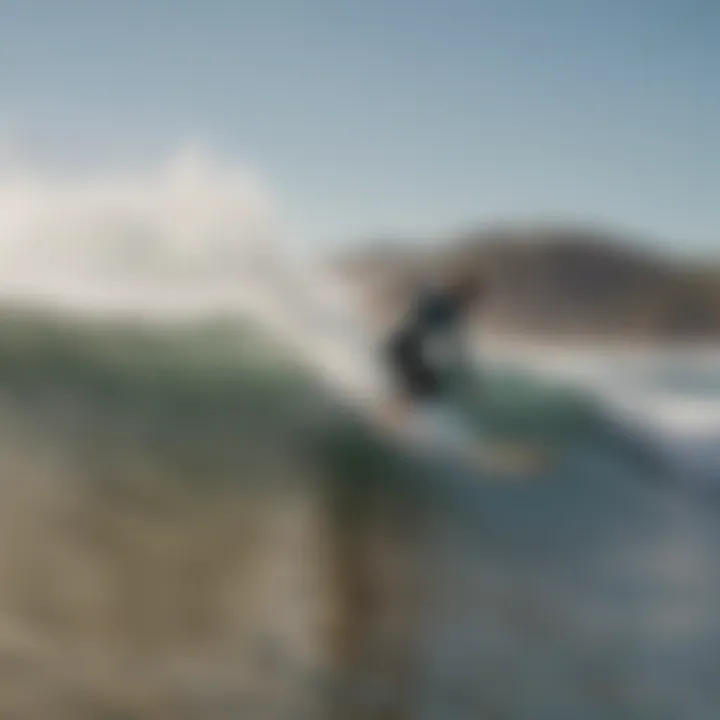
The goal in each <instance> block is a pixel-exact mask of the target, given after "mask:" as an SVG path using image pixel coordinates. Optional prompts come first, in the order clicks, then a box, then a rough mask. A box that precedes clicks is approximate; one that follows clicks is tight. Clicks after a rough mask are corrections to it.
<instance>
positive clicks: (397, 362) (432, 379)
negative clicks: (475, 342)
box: [387, 290, 464, 400]
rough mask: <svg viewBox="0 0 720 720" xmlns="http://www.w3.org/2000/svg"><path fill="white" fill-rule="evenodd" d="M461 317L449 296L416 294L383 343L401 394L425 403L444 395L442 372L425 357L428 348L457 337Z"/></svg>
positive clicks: (455, 301) (459, 304)
mask: <svg viewBox="0 0 720 720" xmlns="http://www.w3.org/2000/svg"><path fill="white" fill-rule="evenodd" d="M463 317H464V312H463V306H462V304H461V303H460V302H459V301H458V300H457V299H456V298H455V297H453V296H452V295H449V294H446V293H442V292H440V291H432V290H428V291H424V292H422V293H420V294H419V296H418V298H417V299H416V301H415V303H414V304H413V307H412V308H411V309H410V312H409V313H408V314H407V315H406V316H405V318H404V319H403V320H402V322H401V323H400V325H399V327H397V328H396V329H395V331H394V332H393V333H392V334H391V336H390V338H389V341H388V343H387V352H388V359H389V362H390V366H391V369H392V371H393V375H394V376H395V380H396V382H397V383H398V384H399V385H400V388H401V390H402V391H403V393H404V394H405V395H407V396H409V397H410V398H412V399H415V400H427V399H433V398H438V397H441V396H442V395H443V394H444V393H445V391H446V388H445V383H444V379H443V373H442V370H441V368H439V367H438V366H437V364H436V363H435V362H433V359H432V358H431V357H429V353H428V350H429V345H430V343H432V342H433V341H435V340H439V341H440V342H447V341H448V337H449V336H452V334H457V332H458V330H459V325H460V323H461V321H462V319H463Z"/></svg>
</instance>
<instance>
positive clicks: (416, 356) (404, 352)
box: [388, 339, 442, 428]
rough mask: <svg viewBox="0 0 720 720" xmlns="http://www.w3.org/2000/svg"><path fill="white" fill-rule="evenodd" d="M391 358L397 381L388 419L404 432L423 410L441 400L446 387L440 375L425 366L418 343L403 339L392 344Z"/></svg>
mask: <svg viewBox="0 0 720 720" xmlns="http://www.w3.org/2000/svg"><path fill="white" fill-rule="evenodd" d="M388 356H389V357H388V362H389V365H390V369H391V374H392V380H393V393H392V395H393V396H392V398H391V400H390V402H389V403H388V416H389V418H390V420H391V422H393V423H395V426H396V427H401V428H402V427H403V426H404V425H406V423H407V422H409V421H410V419H411V415H413V414H414V413H415V412H417V411H418V409H419V408H421V407H422V406H424V405H425V404H426V403H428V402H436V401H439V400H440V399H441V396H442V383H441V379H440V374H439V373H438V372H437V371H436V370H435V369H434V368H432V367H430V366H429V365H428V364H427V363H426V362H425V360H424V358H423V356H422V351H421V348H420V346H419V344H418V343H414V342H410V341H405V340H404V339H400V340H399V341H396V342H394V343H391V345H390V348H389V353H388Z"/></svg>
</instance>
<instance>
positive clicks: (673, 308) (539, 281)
mask: <svg viewBox="0 0 720 720" xmlns="http://www.w3.org/2000/svg"><path fill="white" fill-rule="evenodd" d="M680 258H681V255H680V254H676V255H669V254H667V255H665V254H660V253H659V252H656V251H653V250H652V249H649V248H648V245H647V244H646V243H643V244H640V243H636V242H633V241H632V240H630V239H628V238H626V237H623V236H622V235H620V234H612V233H608V232H599V231H595V230H585V229H579V230H578V229H574V228H558V227H555V228H548V227H545V228H531V229H519V228H507V227H506V228H501V229H491V230H483V231H477V232H473V233H468V234H465V235H464V236H462V237H458V238H453V239H449V240H447V241H444V242H441V243H437V244H434V245H432V246H428V245H421V244H418V243H412V242H391V241H387V240H383V241H378V242H375V243H371V244H367V245H364V246H360V247H359V248H355V249H353V250H352V251H350V252H347V253H345V254H342V255H340V256H337V257H335V258H334V259H333V265H334V268H335V270H336V271H337V272H339V273H340V274H341V276H342V277H343V278H345V279H346V280H348V281H350V282H352V283H354V284H357V285H359V287H360V288H361V291H362V292H363V293H364V294H365V296H366V298H367V300H368V302H369V303H370V306H371V307H372V308H373V310H375V311H377V312H378V313H380V314H382V315H387V313H392V312H394V311H396V310H398V309H399V308H401V307H402V303H403V300H404V298H406V297H407V295H408V293H409V292H410V290H411V288H412V287H413V285H414V284H415V283H417V282H419V281H421V278H422V277H423V276H426V274H427V273H430V274H432V273H433V272H434V271H435V270H437V269H439V268H441V267H443V266H447V265H450V266H458V265H462V266H464V267H477V268H481V269H482V270H483V271H484V272H485V273H486V275H487V277H488V279H489V281H490V284H491V288H492V302H491V303H490V304H489V306H488V307H487V309H486V311H485V312H484V313H483V323H484V326H485V327H487V328H488V329H489V330H491V331H497V332H505V333H510V334H520V335H526V336H542V337H545V338H549V337H558V338H568V337H571V338H587V339H602V338H605V339H629V340H638V341H643V342H644V341H650V342H653V341H662V342H667V341H671V342H672V341H714V340H720V257H718V258H716V259H715V260H714V261H712V260H708V261H707V262H699V261H697V260H689V259H680Z"/></svg>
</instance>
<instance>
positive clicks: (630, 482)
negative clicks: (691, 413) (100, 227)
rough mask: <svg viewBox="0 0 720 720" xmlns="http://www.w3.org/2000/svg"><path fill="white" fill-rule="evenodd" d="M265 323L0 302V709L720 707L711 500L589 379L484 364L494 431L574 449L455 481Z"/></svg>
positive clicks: (260, 714)
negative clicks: (513, 473) (100, 314)
mask: <svg viewBox="0 0 720 720" xmlns="http://www.w3.org/2000/svg"><path fill="white" fill-rule="evenodd" d="M273 338H274V336H273V335H272V334H270V335H269V336H268V334H267V332H266V329H264V328H263V327H258V326H257V325H255V324H253V323H250V324H247V323H240V322H238V321H236V320H227V319H226V320H224V321H222V322H221V321H216V322H209V321H208V322H190V323H186V324H182V323H180V324H178V323H158V322H155V323H151V324H148V323H145V324H140V323H137V322H135V321H130V320H127V319H126V320H122V321H121V320H117V319H115V320H109V319H107V318H104V319H103V318H97V317H96V318H93V319H87V318H85V319H83V320H79V319H74V320H68V319H62V318H60V317H53V316H49V317H48V316H47V315H43V314H42V313H39V314H38V313H22V312H19V311H18V312H16V313H15V314H9V313H8V314H7V315H6V317H5V319H4V321H3V323H2V325H1V326H0V391H1V392H2V396H3V406H2V407H3V409H2V422H3V428H4V433H3V441H2V447H1V450H0V452H1V454H2V460H3V463H2V465H3V468H4V473H3V482H2V485H1V486H0V492H2V494H3V498H2V502H0V507H2V524H1V526H2V532H3V533H4V536H3V543H2V546H3V552H2V553H1V554H0V555H1V557H0V572H2V577H3V582H2V588H3V589H2V591H1V592H0V658H1V659H2V661H3V662H2V665H1V666H0V673H4V674H5V678H4V679H5V680H7V681H8V682H7V684H6V683H5V682H3V683H2V684H1V685H0V688H11V690H10V689H0V710H1V711H2V712H0V715H1V714H2V713H5V715H6V716H8V717H19V718H21V717H28V718H32V717H50V716H53V717H62V716H63V715H62V714H58V713H65V715H64V716H67V717H73V718H84V717H88V718H90V717H98V716H103V713H104V715H105V716H113V715H112V714H113V713H114V715H115V716H122V715H123V713H124V714H125V715H126V716H130V717H143V718H145V717H147V718H155V717H158V718H159V717H165V716H167V715H168V713H170V715H171V716H182V717H198V718H200V717H202V718H210V719H211V720H212V718H221V717H227V716H228V714H229V713H230V714H232V713H234V714H235V715H238V714H239V715H240V716H242V717H249V718H259V719H262V718H265V717H267V718H270V717H273V718H278V717H288V718H297V717H312V718H320V717H328V718H346V717H353V714H354V715H356V716H358V717H368V718H372V717H380V714H379V713H380V711H381V710H382V709H388V708H391V709H392V710H393V711H394V712H396V713H397V714H398V716H399V717H407V718H438V720H440V719H442V720H447V719H448V718H477V717H500V718H518V719H524V718H528V719H532V720H536V719H537V718H545V717H546V718H552V719H553V720H562V719H563V718H569V719H570V718H572V719H573V720H574V719H575V718H578V717H582V718H607V717H612V718H628V719H631V720H643V719H645V718H647V719H648V720H655V719H660V718H663V719H664V718H667V719H668V720H669V719H671V718H672V719H674V718H683V719H684V720H685V719H690V720H696V719H697V720H705V719H706V718H707V719H708V720H710V719H711V718H714V717H715V716H716V709H717V707H718V704H719V703H720V696H719V695H718V692H719V690H718V687H719V686H718V683H717V667H718V666H719V663H720V611H718V607H720V605H719V604H718V601H719V600H720V571H719V570H718V567H719V566H718V564H717V562H716V558H715V552H716V548H717V547H718V541H719V540H720V526H719V525H718V512H720V507H716V506H715V505H713V503H712V502H708V500H707V498H706V496H704V495H703V496H700V495H697V494H695V493H688V492H685V491H684V490H683V489H681V488H678V487H677V486H674V485H673V484H672V483H668V482H667V481H666V480H665V479H664V478H663V482H658V473H660V472H662V470H661V466H658V465H657V464H656V462H655V460H654V457H653V456H652V455H650V456H648V455H647V454H646V453H645V452H637V448H636V438H635V436H634V435H633V434H631V433H627V434H622V433H620V434H618V433H617V432H615V431H614V430H613V431H611V424H610V425H608V423H607V418H606V416H605V413H604V409H603V407H602V404H601V403H599V401H598V396H596V394H595V393H594V392H592V391H591V390H592V389H591V388H590V389H588V388H589V386H585V387H581V386H580V385H579V384H577V383H576V382H570V383H568V375H567V373H562V374H561V377H562V381H559V380H558V379H557V377H555V379H553V380H552V381H550V380H547V379H545V380H543V381H540V380H538V378H537V373H536V374H535V375H533V374H531V373H528V372H527V371H525V370H523V369H522V368H519V367H515V368H513V367H511V366H510V365H509V364H507V365H503V366H502V367H499V368H498V367H495V368H493V369H492V371H491V372H489V374H488V375H487V376H485V377H484V388H485V389H484V392H483V394H482V398H481V399H480V398H479V400H478V402H479V403H480V405H481V406H482V407H479V408H478V412H479V415H480V416H482V419H483V422H484V423H485V424H486V426H487V427H492V428H494V430H495V431H497V432H498V433H501V434H502V433H511V434H514V435H516V436H518V435H519V436H523V437H532V438H536V439H538V438H542V439H543V440H545V441H552V442H553V443H555V444H556V445H557V446H558V447H559V448H561V449H562V452H561V454H560V460H559V462H558V464H557V466H555V467H553V468H551V469H550V470H548V471H547V472H545V473H543V474H542V475H538V476H537V477H535V478H533V479H531V480H529V481H526V482H502V478H489V477H482V476H475V475H473V476H472V477H469V476H467V474H463V473H462V472H460V471H459V470H458V469H457V468H452V467H449V466H447V465H445V464H443V463H435V464H433V463H432V462H430V461H428V459H427V458H425V459H422V460H421V459H420V458H419V457H413V456H408V455H406V454H403V453H401V452H399V451H398V449H397V448H395V447H393V446H392V445H391V444H389V443H388V442H387V441H386V440H384V439H383V438H382V437H381V436H379V435H377V433H376V432H375V431H374V430H373V428H372V426H370V425H368V424H367V423H365V422H364V421H363V418H362V417H361V416H357V415H355V414H353V412H352V403H348V399H347V398H346V397H341V396H336V395H335V394H334V392H333V388H334V387H335V385H334V383H332V382H331V383H329V384H328V383H324V382H321V381H320V380H321V379H320V378H318V377H317V372H318V368H317V367H315V366H311V365H310V364H308V363H306V362H303V361H302V359H301V358H297V357H295V356H294V355H293V353H292V352H291V350H290V349H289V348H291V347H292V344H290V345H285V344H283V343H282V342H280V343H278V342H276V340H277V338H274V339H273ZM338 367H339V366H338ZM643 377H644V376H643ZM651 385H652V386H653V387H655V386H656V383H655V380H652V382H651ZM663 387H664V386H663ZM683 392H686V389H685V386H684V387H683ZM490 480H493V482H490ZM181 711H182V712H183V713H185V714H184V715H180V714H179V713H180V712H181ZM163 713H164V714H163ZM173 713H174V714H173ZM223 713H224V714H223Z"/></svg>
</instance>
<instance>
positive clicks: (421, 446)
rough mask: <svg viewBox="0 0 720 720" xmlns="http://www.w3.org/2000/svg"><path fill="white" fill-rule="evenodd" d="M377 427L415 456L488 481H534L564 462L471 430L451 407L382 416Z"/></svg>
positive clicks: (545, 450)
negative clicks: (458, 468)
mask: <svg viewBox="0 0 720 720" xmlns="http://www.w3.org/2000/svg"><path fill="white" fill-rule="evenodd" d="M373 422H375V423H376V425H377V426H378V427H379V428H380V429H381V430H382V432H384V433H385V434H386V436H387V437H388V438H389V439H391V440H392V441H393V442H396V443H398V444H400V445H402V446H403V447H405V448H407V449H409V450H410V451H411V452H415V453H416V454H425V455H427V456H431V457H433V458H434V459H437V460H445V461H447V462H448V463H451V464H452V465H453V466H455V467H460V468H462V469H463V470H464V471H465V472H470V473H473V474H477V475H478V476H479V477H481V478H482V479H484V480H502V481H505V480H511V479H516V480H518V479H530V478H531V477H537V476H538V475H539V474H542V473H545V472H547V471H549V470H551V469H552V468H553V467H555V466H556V465H557V462H558V454H557V451H556V450H555V449H554V448H552V447H551V446H549V445H545V444H542V443H531V442H522V441H520V440H508V439H502V438H493V437H491V436H489V435H487V434H486V433H484V432H482V430H481V429H480V428H478V427H477V426H471V424H470V423H469V422H468V421H466V420H465V419H464V418H463V417H462V414H461V413H459V412H458V411H457V410H456V409H454V408H453V407H452V405H451V404H449V403H438V404H434V405H432V406H425V407H418V408H415V409H413V410H409V411H408V412H407V413H406V414H405V416H404V417H393V416H392V415H388V414H387V413H385V414H383V413H382V412H378V413H377V414H376V415H375V416H374V417H373Z"/></svg>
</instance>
